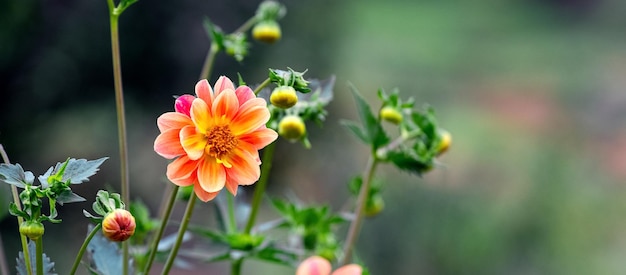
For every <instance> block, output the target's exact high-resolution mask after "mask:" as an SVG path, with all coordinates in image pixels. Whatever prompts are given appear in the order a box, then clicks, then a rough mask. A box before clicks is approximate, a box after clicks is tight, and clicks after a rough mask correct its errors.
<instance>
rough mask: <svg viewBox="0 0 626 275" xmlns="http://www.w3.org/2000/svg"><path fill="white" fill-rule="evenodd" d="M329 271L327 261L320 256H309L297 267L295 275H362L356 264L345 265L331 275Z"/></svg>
mask: <svg viewBox="0 0 626 275" xmlns="http://www.w3.org/2000/svg"><path fill="white" fill-rule="evenodd" d="M330 270H331V267H330V263H329V262H328V260H326V259H324V258H322V257H320V256H311V257H309V258H307V259H306V260H304V261H303V262H302V263H301V264H300V266H298V270H296V275H361V274H362V273H363V269H362V268H361V266H359V265H356V264H349V265H345V266H343V267H341V268H339V269H337V270H335V271H334V272H333V273H332V274H331V273H330Z"/></svg>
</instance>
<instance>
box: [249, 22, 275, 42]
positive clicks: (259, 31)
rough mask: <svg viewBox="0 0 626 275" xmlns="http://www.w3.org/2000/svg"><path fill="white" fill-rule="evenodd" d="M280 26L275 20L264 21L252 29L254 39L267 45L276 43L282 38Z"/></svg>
mask: <svg viewBox="0 0 626 275" xmlns="http://www.w3.org/2000/svg"><path fill="white" fill-rule="evenodd" d="M281 34H282V33H281V31H280V25H278V23H276V21H273V20H263V21H261V22H259V23H257V24H256V25H254V28H252V37H253V38H254V39H256V40H258V41H261V42H265V43H270V44H271V43H274V42H276V41H277V40H278V39H280V37H281Z"/></svg>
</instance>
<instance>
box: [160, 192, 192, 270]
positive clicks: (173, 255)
mask: <svg viewBox="0 0 626 275" xmlns="http://www.w3.org/2000/svg"><path fill="white" fill-rule="evenodd" d="M195 204H196V193H191V197H190V198H189V202H188V203H187V209H185V214H184V216H183V220H182V221H181V223H180V228H179V229H178V235H177V236H176V242H175V243H174V246H173V247H172V251H170V255H169V257H168V258H167V262H165V267H164V268H163V271H162V273H161V274H163V275H167V274H169V272H170V269H172V265H173V264H174V260H175V259H176V255H177V254H178V249H179V248H180V244H181V243H182V241H183V236H184V235H185V231H187V225H188V224H189V220H191V215H192V213H193V207H194V205H195Z"/></svg>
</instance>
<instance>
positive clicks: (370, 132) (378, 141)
mask: <svg viewBox="0 0 626 275" xmlns="http://www.w3.org/2000/svg"><path fill="white" fill-rule="evenodd" d="M349 87H350V90H351V91H352V94H353V96H354V100H355V101H356V106H357V111H358V113H359V117H360V118H361V123H363V128H364V129H365V130H366V132H367V136H368V140H369V141H370V142H371V145H372V149H373V150H374V151H375V150H376V149H378V148H380V147H381V146H383V145H385V144H387V143H389V137H388V136H387V134H386V133H385V131H384V130H383V127H382V126H381V125H380V122H379V121H378V119H376V117H375V116H374V114H373V113H372V110H371V109H370V106H369V104H368V103H367V102H366V101H365V99H364V98H363V97H362V96H361V94H360V93H359V91H358V90H357V89H356V87H354V85H352V84H349Z"/></svg>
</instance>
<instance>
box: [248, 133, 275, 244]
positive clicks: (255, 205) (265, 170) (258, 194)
mask: <svg viewBox="0 0 626 275" xmlns="http://www.w3.org/2000/svg"><path fill="white" fill-rule="evenodd" d="M275 148H276V142H274V143H272V144H270V145H268V146H267V147H265V149H264V150H263V160H262V163H261V178H260V179H259V182H257V184H256V188H255V190H254V196H253V197H252V205H251V207H252V210H251V212H250V217H248V223H247V224H246V228H245V230H244V233H245V234H250V231H251V230H252V227H253V226H254V222H255V220H256V215H257V213H258V212H259V205H260V204H261V199H262V198H263V193H264V192H265V187H266V186H267V180H268V179H269V176H270V170H271V169H272V159H273V158H274V149H275Z"/></svg>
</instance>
